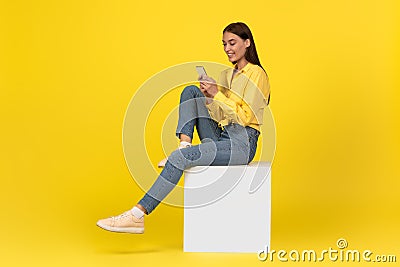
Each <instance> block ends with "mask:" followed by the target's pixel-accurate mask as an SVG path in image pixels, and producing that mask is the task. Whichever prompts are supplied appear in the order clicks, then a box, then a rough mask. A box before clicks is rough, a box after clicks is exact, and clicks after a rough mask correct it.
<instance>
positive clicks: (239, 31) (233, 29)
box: [222, 22, 271, 105]
mask: <svg viewBox="0 0 400 267" xmlns="http://www.w3.org/2000/svg"><path fill="white" fill-rule="evenodd" d="M225 32H230V33H233V34H236V35H237V36H239V37H240V38H242V39H243V40H246V39H249V40H250V46H249V47H247V48H246V52H245V54H244V57H245V58H246V60H247V61H248V62H250V63H253V64H254V65H258V66H260V67H261V68H262V69H263V70H264V72H265V73H267V72H266V71H265V69H264V68H263V66H261V62H260V59H259V58H258V54H257V49H256V44H255V43H254V39H253V34H251V31H250V28H249V27H248V26H247V25H246V24H244V23H243V22H234V23H231V24H229V25H228V26H226V27H225V29H224V30H223V31H222V34H224V33H225ZM232 63H233V64H236V61H235V62H232ZM270 99H271V94H269V95H268V100H267V105H268V104H269V101H270Z"/></svg>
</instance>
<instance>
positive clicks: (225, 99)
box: [208, 70, 270, 126]
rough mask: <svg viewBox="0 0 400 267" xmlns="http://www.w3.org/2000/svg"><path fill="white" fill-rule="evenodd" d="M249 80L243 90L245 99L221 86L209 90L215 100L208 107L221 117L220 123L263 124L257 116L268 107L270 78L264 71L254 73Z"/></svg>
mask: <svg viewBox="0 0 400 267" xmlns="http://www.w3.org/2000/svg"><path fill="white" fill-rule="evenodd" d="M248 79H249V80H248V82H247V84H246V86H245V88H244V90H243V98H242V96H239V95H238V94H236V92H235V90H234V88H233V90H229V89H227V88H225V87H224V86H222V85H221V86H218V87H219V88H218V89H215V88H209V89H208V90H209V91H210V93H211V94H212V95H213V100H214V101H213V102H212V103H211V104H209V105H208V106H209V110H210V111H211V112H214V113H217V115H219V119H220V120H219V121H221V120H226V122H232V121H233V122H237V123H239V124H241V125H243V126H247V125H249V124H250V123H253V124H254V123H255V124H261V123H262V121H261V118H260V119H259V118H257V117H256V114H257V113H258V112H257V111H259V110H260V109H263V108H264V107H265V106H266V105H267V101H268V96H269V92H270V86H269V80H268V76H267V75H266V73H265V72H264V71H263V70H259V71H254V72H252V73H251V74H250V76H249V77H248ZM210 89H211V90H210ZM213 89H214V90H213ZM213 93H215V94H213ZM211 112H210V114H211Z"/></svg>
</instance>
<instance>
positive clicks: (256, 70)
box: [247, 62, 268, 79]
mask: <svg viewBox="0 0 400 267" xmlns="http://www.w3.org/2000/svg"><path fill="white" fill-rule="evenodd" d="M248 64H249V68H248V71H247V74H248V76H253V77H254V76H258V77H265V78H266V79H268V74H267V72H266V71H265V70H264V69H263V68H261V67H260V66H258V65H256V64H253V63H250V62H249V63H248Z"/></svg>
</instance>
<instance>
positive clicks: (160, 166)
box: [157, 141, 192, 168]
mask: <svg viewBox="0 0 400 267" xmlns="http://www.w3.org/2000/svg"><path fill="white" fill-rule="evenodd" d="M191 146H192V144H191V143H189V142H185V141H183V142H181V143H180V145H179V147H178V149H182V148H186V147H191ZM167 160H168V157H167V158H165V159H162V160H161V161H160V162H159V163H158V164H157V167H158V168H164V167H165V163H167Z"/></svg>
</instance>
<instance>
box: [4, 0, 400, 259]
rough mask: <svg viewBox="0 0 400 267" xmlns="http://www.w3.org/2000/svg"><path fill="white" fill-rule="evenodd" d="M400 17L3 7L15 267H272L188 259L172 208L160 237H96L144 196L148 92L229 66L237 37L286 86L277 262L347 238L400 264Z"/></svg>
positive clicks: (233, 4) (164, 210) (210, 5)
mask: <svg viewBox="0 0 400 267" xmlns="http://www.w3.org/2000/svg"><path fill="white" fill-rule="evenodd" d="M399 11H400V9H399V4H398V1H396V0H393V1H389V0H381V1H377V0H376V1H372V0H365V1H361V0H354V1H347V0H346V1H345V0H338V1H317V0H314V1H306V0H303V1H299V0H292V1H234V0H232V1H221V2H218V1H208V0H203V1H193V2H190V1H156V2H154V1H152V2H149V1H40V0H37V1H1V3H0V109H1V110H0V112H1V113H0V114H1V123H2V129H1V136H0V147H1V161H0V162H1V168H0V175H1V186H0V188H1V189H0V190H1V192H0V193H1V194H0V203H1V210H0V216H1V217H0V225H1V227H0V238H1V247H0V261H1V265H2V266H138V265H144V264H146V265H148V266H154V265H155V264H163V266H179V265H184V264H185V265H188V264H190V265H191V266H204V265H205V264H207V265H208V266H221V265H226V266H236V265H237V266H243V265H244V264H246V266H256V265H257V266H261V265H266V264H271V263H268V262H260V261H258V260H257V257H256V255H252V254H247V255H239V254H234V255H232V254H192V253H183V252H182V233H183V229H182V222H183V210H182V209H181V208H174V207H170V206H166V205H161V206H160V207H159V208H158V209H157V210H156V211H155V212H154V213H153V214H152V215H151V216H149V217H147V221H146V233H145V234H144V235H139V236H135V235H124V234H114V233H109V232H106V231H102V230H100V229H98V228H97V227H96V226H95V223H96V221H97V220H98V219H99V218H102V217H106V216H110V215H115V214H118V213H120V212H123V211H125V210H126V209H128V208H130V207H131V206H132V205H133V204H134V203H135V202H136V201H137V200H138V199H139V198H140V197H141V196H142V192H141V190H140V189H139V188H138V187H137V185H136V184H135V182H134V181H133V179H132V178H131V176H130V173H129V171H128V169H127V167H126V164H125V161H124V156H123V152H122V144H121V143H122V142H121V141H122V138H121V134H122V125H123V119H124V114H125V110H126V108H127V106H128V104H129V101H130V99H131V97H132V96H133V94H134V93H135V90H137V88H139V87H140V85H141V84H143V83H144V81H146V79H148V78H149V77H150V76H152V75H154V74H155V73H157V72H159V71H161V70H163V69H165V68H167V67H169V66H172V65H175V64H180V63H183V62H188V61H199V60H207V61H215V62H220V63H224V64H228V62H227V58H226V55H225V54H224V53H223V50H222V44H221V37H222V34H221V31H222V29H223V28H224V27H225V26H226V25H227V24H229V23H230V22H235V21H244V22H246V23H247V24H248V25H249V26H250V28H251V29H252V31H253V34H254V37H255V41H256V45H257V48H258V52H259V56H260V59H261V62H262V63H263V65H264V67H265V68H266V70H267V72H268V74H269V76H270V82H271V89H272V97H271V105H270V108H271V110H272V112H273V114H274V118H275V123H276V133H277V136H276V140H277V150H276V155H275V160H274V163H273V169H272V172H273V174H272V194H273V195H272V248H274V249H286V250H288V251H289V250H291V249H298V250H301V249H315V250H323V249H327V248H329V247H336V244H335V243H336V240H337V239H338V238H340V237H344V238H346V239H347V241H348V242H349V249H359V250H364V249H370V250H372V251H373V252H374V253H376V254H396V255H397V257H400V251H399V245H400V243H399V238H400V230H399V225H400V217H399V213H398V211H399V208H400V201H399V197H398V192H399V189H400V188H399V187H400V181H399V180H400V179H399V178H400V175H399V164H398V160H399V156H398V155H399V154H398V153H399V151H400V141H399V140H400V139H399V136H400V127H399V115H400V108H399V104H398V103H399V102H400V92H399V91H400V82H399V76H398V73H399V71H400V66H399V62H400V57H399V56H400V55H399V48H398V47H400V42H399V36H400V32H399V16H398V15H399ZM171 101H175V100H174V99H171ZM171 103H172V102H171ZM174 104H175V102H174ZM138 127H139V128H140V127H142V126H138ZM160 134H161V133H154V135H155V139H156V140H157V142H158V141H159V140H160ZM171 134H173V133H171ZM265 142H268V140H265ZM159 151H160V152H159V158H160V159H161V158H162V157H163V154H162V151H161V150H159ZM152 178H155V177H152ZM211 219H212V218H211ZM241 220H243V222H244V224H245V221H246V218H245V217H244V218H241ZM273 264H274V265H279V264H290V263H279V262H274V263H273ZM323 264H329V262H328V261H326V262H324V263H323ZM293 265H294V266H303V265H306V264H304V263H293ZM380 265H381V266H384V265H385V264H380ZM388 265H390V266H394V265H395V264H388Z"/></svg>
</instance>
